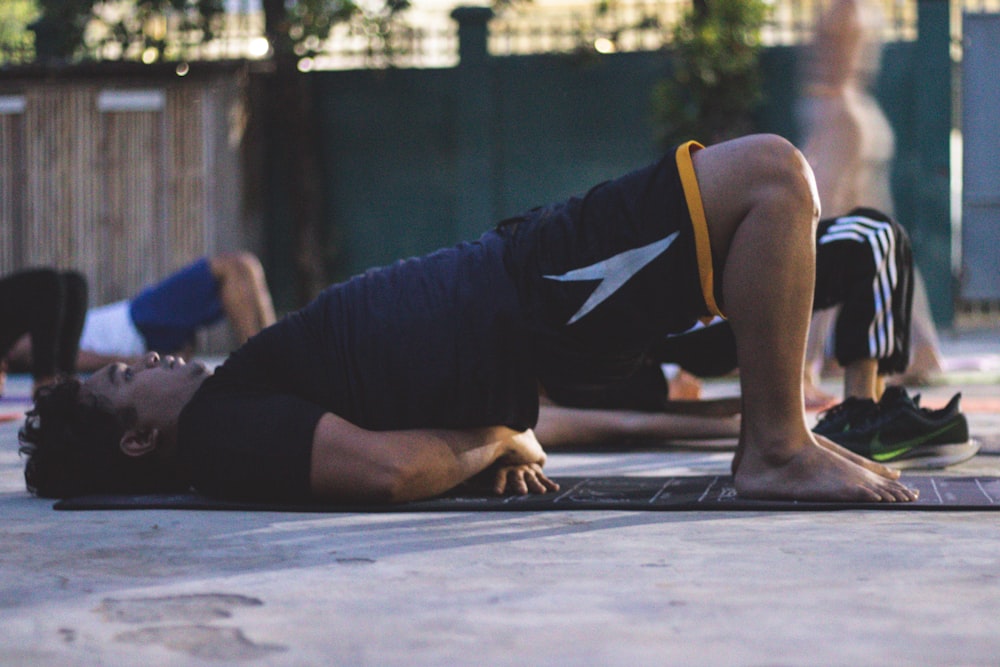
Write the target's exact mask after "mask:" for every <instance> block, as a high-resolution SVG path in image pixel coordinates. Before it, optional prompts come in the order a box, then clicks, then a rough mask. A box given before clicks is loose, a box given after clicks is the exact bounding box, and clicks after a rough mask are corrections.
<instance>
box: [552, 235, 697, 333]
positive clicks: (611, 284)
mask: <svg viewBox="0 0 1000 667" xmlns="http://www.w3.org/2000/svg"><path fill="white" fill-rule="evenodd" d="M678 233H679V232H674V233H673V234H671V235H670V236H667V237H666V238H663V239H660V240H659V241H654V242H653V243H650V244H649V245H644V246H642V247H641V248H632V249H631V250H626V251H625V252H621V253H618V254H617V255H614V256H613V257H609V258H607V259H604V260H601V261H600V262H597V263H596V264H591V265H590V266H584V267H583V268H580V269H573V270H572V271H568V272H566V273H564V274H562V275H560V276H543V277H544V278H547V279H549V280H558V281H560V282H575V281H581V280H600V281H601V282H600V284H599V285H597V287H595V288H594V291H593V292H592V293H591V295H590V298H589V299H587V301H586V302H585V303H584V304H583V305H582V306H581V307H580V310H578V311H576V313H575V314H574V315H573V317H571V318H569V321H568V322H567V323H566V324H573V323H574V322H576V321H577V320H579V319H580V318H581V317H583V316H584V315H586V314H587V313H589V312H590V311H592V310H593V309H594V308H596V307H597V306H599V305H600V304H601V303H602V302H603V301H604V300H605V299H607V298H608V297H610V296H611V295H612V294H614V293H615V292H617V291H618V288H620V287H621V286H622V285H624V284H625V283H627V282H628V281H629V280H631V278H632V276H634V275H635V274H637V273H639V271H640V270H642V268H643V267H644V266H646V265H647V264H649V263H650V262H652V261H653V260H654V259H656V258H657V257H658V256H659V255H661V254H662V253H663V252H664V251H665V250H666V249H667V248H669V247H670V244H672V243H673V242H674V239H676V238H677V234H678Z"/></svg>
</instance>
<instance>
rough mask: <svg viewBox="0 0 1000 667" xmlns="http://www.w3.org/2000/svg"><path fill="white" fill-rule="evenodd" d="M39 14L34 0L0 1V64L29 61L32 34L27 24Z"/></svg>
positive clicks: (32, 53) (32, 43) (33, 47)
mask: <svg viewBox="0 0 1000 667" xmlns="http://www.w3.org/2000/svg"><path fill="white" fill-rule="evenodd" d="M38 16H39V9H38V5H37V4H36V3H35V2H34V0H4V1H3V2H0V65H3V64H7V63H23V62H29V61H31V60H32V59H33V57H34V50H35V39H34V34H33V33H32V32H31V31H29V30H28V25H30V24H31V23H32V22H34V21H35V20H36V19H37V18H38Z"/></svg>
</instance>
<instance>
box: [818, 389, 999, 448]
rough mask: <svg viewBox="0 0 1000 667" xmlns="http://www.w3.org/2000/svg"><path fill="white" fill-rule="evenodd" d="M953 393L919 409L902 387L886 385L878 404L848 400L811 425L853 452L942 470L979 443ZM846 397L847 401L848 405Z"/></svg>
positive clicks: (959, 396) (958, 397) (957, 395)
mask: <svg viewBox="0 0 1000 667" xmlns="http://www.w3.org/2000/svg"><path fill="white" fill-rule="evenodd" d="M961 397H962V395H961V394H955V396H953V397H952V399H951V400H950V401H949V402H948V404H947V405H946V406H945V407H943V408H941V409H940V410H929V409H927V408H921V407H920V406H919V405H918V403H917V401H915V400H914V399H913V398H911V397H910V396H909V395H908V394H907V393H906V390H905V389H904V388H902V387H889V388H888V389H886V391H885V393H884V394H883V395H882V398H881V399H880V400H879V402H878V404H875V403H874V401H862V400H859V399H848V401H845V402H844V403H842V404H840V405H838V406H837V407H835V408H833V409H832V410H830V411H829V412H828V414H827V416H825V417H824V418H823V419H822V420H821V421H820V422H819V423H818V424H817V425H816V427H815V428H814V429H813V430H814V432H816V433H819V434H821V435H823V436H825V437H827V438H829V439H830V440H832V441H833V442H836V443H837V444H839V445H841V446H843V447H845V448H846V449H849V450H850V451H852V452H855V453H856V454H860V455H862V456H864V457H867V458H869V459H872V460H873V461H878V462H879V463H888V464H890V465H892V466H893V467H895V468H944V467H947V466H950V465H954V464H956V463H961V462H962V461H965V460H967V459H970V458H972V457H973V456H975V455H976V453H977V452H978V451H979V448H980V443H979V442H977V441H975V440H971V439H970V438H969V424H968V421H967V420H966V418H965V415H964V414H962V412H961V410H960V409H959V401H960V400H961ZM849 401H850V404H849Z"/></svg>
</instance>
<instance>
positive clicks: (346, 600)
mask: <svg viewBox="0 0 1000 667" xmlns="http://www.w3.org/2000/svg"><path fill="white" fill-rule="evenodd" d="M998 338H1000V337H998V335H997V333H996V332H995V331H994V332H983V333H980V334H976V335H971V334H968V335H963V336H961V337H957V338H949V337H946V338H945V340H944V347H945V351H946V352H947V353H948V354H949V359H950V360H951V361H953V362H955V365H956V366H959V367H960V366H962V360H963V359H965V358H966V357H969V356H971V355H980V356H981V355H983V354H994V355H1000V341H998ZM956 377H958V379H959V380H960V381H961V382H960V384H959V385H958V386H950V387H932V388H922V389H921V390H920V392H921V393H922V394H923V396H924V402H925V403H928V402H930V403H934V402H937V403H943V402H944V399H946V398H947V397H949V396H950V395H951V394H952V393H953V392H954V391H957V390H959V389H961V390H962V391H963V394H964V396H965V397H966V401H967V402H968V403H969V405H970V406H975V405H979V406H980V408H977V411H976V412H970V413H969V417H970V423H971V424H972V427H973V433H974V434H975V435H977V436H978V437H980V438H981V439H982V440H983V441H984V443H985V447H984V451H983V452H982V453H981V454H980V455H979V456H977V457H976V458H975V459H973V460H972V461H969V462H967V463H965V464H962V465H960V466H956V467H954V468H952V469H951V470H950V472H951V473H954V474H979V475H984V474H990V475H1000V415H998V414H997V413H996V412H987V411H982V406H989V405H990V404H991V402H992V404H994V405H995V403H996V400H997V399H998V397H1000V370H997V371H994V372H992V373H983V372H972V371H969V372H963V374H961V375H958V376H956ZM19 382H22V383H26V382H27V380H26V379H25V378H20V377H14V378H12V383H11V386H9V388H8V395H10V394H11V393H15V392H16V391H17V389H18V388H19V386H21V385H18V383H19ZM835 386H836V384H835V383H834V384H833V385H831V387H835ZM0 407H3V408H6V407H9V406H8V405H5V404H0ZM17 426H18V424H17V422H8V423H5V424H0V513H2V517H3V519H2V521H0V665H59V666H65V665H145V666H148V665H229V664H253V665H296V666H298V665H378V666H383V665H407V666H410V667H412V666H418V665H455V664H460V665H465V664H467V665H518V666H521V665H525V664H532V665H611V664H614V665H652V664H657V665H663V664H666V665H706V664H731V665H850V666H851V667H854V666H855V665H859V664H862V665H868V664H872V665H875V664H877V665H896V664H900V665H902V664H907V665H996V664H998V662H1000V658H998V656H1000V513H994V512H978V513H972V512H967V513H960V512H956V513H943V512H942V513H939V512H877V511H841V512H826V513H822V512H819V513H804V512H789V513H764V512H761V513H746V512H742V513H731V514H730V513H721V512H710V513H696V512H635V513H629V512H605V511H587V512H545V513H537V514H520V513H496V514H493V513H454V514H379V515H358V514H336V515H316V514H281V513H235V512H217V513H212V512H182V511H138V512H57V511H53V510H52V503H51V502H49V501H43V500H38V499H34V498H31V497H29V496H28V495H26V493H25V492H24V490H23V481H22V476H21V474H22V473H21V463H20V461H19V459H18V455H17V452H16V431H17ZM729 458H730V455H729V454H728V453H726V452H719V451H677V450H671V449H664V450H663V451H654V452H645V451H644V452H632V453H620V454H607V453H599V454H598V453H588V454H553V455H552V457H551V459H550V463H549V466H548V468H549V472H550V473H551V474H553V475H560V474H563V475H578V474H592V473H594V471H601V472H603V473H606V474H636V475H642V474H654V475H655V474H669V473H674V472H678V471H681V472H683V471H690V472H692V473H709V472H724V471H725V470H726V468H727V466H728V463H729Z"/></svg>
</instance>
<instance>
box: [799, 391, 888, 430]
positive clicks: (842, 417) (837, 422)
mask: <svg viewBox="0 0 1000 667" xmlns="http://www.w3.org/2000/svg"><path fill="white" fill-rule="evenodd" d="M876 417H878V404H877V403H875V401H873V400H872V399H870V398H855V397H853V396H851V397H850V398H846V399H844V402H843V403H838V404H837V405H835V406H833V407H832V408H830V409H829V410H826V411H825V412H823V413H822V414H821V415H820V420H819V422H818V423H817V424H816V426H814V427H813V433H819V434H820V435H825V436H826V437H828V438H831V439H835V438H833V436H835V435H838V434H840V433H846V432H848V431H850V430H851V429H852V428H858V427H860V426H862V425H864V424H867V423H868V422H870V421H871V420H873V419H875V418H876Z"/></svg>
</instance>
